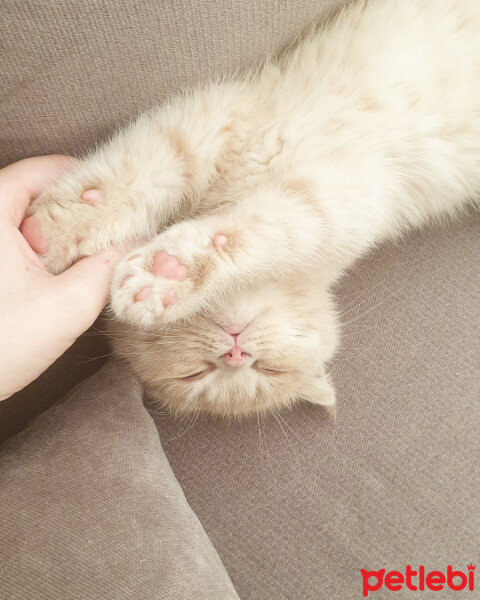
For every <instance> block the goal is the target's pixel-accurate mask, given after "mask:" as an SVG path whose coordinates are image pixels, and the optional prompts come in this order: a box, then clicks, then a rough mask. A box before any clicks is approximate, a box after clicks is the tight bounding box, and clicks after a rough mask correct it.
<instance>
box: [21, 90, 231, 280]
mask: <svg viewBox="0 0 480 600" xmlns="http://www.w3.org/2000/svg"><path fill="white" fill-rule="evenodd" d="M236 102H238V93H237V92H236V91H235V84H232V83H230V84H222V85H217V86H216V85H213V86H211V87H209V88H208V89H205V90H199V91H197V92H192V93H191V94H189V95H185V96H180V97H178V98H177V99H176V100H175V101H173V102H170V103H168V104H166V105H164V106H163V107H161V108H159V109H156V110H155V111H152V112H150V113H147V114H145V115H142V116H141V117H140V118H139V119H137V121H136V122H134V123H133V124H132V125H130V126H129V127H127V128H125V129H124V130H122V131H120V132H119V133H118V134H117V135H115V136H114V137H113V138H112V139H111V140H110V141H109V142H107V143H106V144H105V145H103V146H102V147H100V148H99V149H98V150H97V151H95V152H93V153H92V154H91V155H90V156H88V157H86V158H85V159H82V160H79V161H76V162H75V163H74V166H73V168H72V170H71V171H70V172H68V173H66V174H65V175H64V176H62V177H61V178H60V179H59V180H58V181H56V182H54V183H53V184H52V185H51V186H49V187H48V188H47V189H46V190H45V191H44V192H43V193H42V194H41V195H40V196H39V198H38V199H37V200H36V201H35V202H33V204H32V205H31V208H30V212H29V214H30V215H31V216H30V217H29V218H27V219H26V220H25V221H24V224H23V229H22V230H23V232H24V235H25V237H27V239H28V240H29V241H30V240H33V241H34V244H33V245H34V246H36V248H35V247H34V249H35V250H37V251H38V252H39V253H41V254H42V258H43V260H44V263H45V264H46V266H47V268H48V269H49V270H51V271H52V272H59V271H62V270H63V269H65V268H66V267H67V266H68V265H69V264H71V263H72V262H73V261H74V260H76V259H77V258H79V257H81V256H85V255H88V254H92V253H95V252H97V251H99V250H102V249H104V248H106V247H107V246H109V245H111V244H119V243H122V242H124V241H128V240H138V239H142V238H145V239H150V238H151V237H152V236H153V235H155V234H156V233H157V231H158V230H159V229H160V228H161V227H163V226H165V225H166V224H167V223H168V222H169V221H171V220H174V219H176V218H178V217H179V216H182V215H188V214H192V212H193V211H194V210H195V208H196V205H197V204H198V202H199V199H200V198H201V197H202V195H203V194H204V193H205V191H206V190H207V188H208V187H209V184H210V183H211V181H212V180H213V179H214V178H215V177H217V176H218V172H219V171H221V170H222V168H223V163H222V160H223V156H224V154H225V152H227V153H228V152H231V144H232V137H233V136H234V135H235V133H234V132H235V126H234V124H232V120H233V119H234V116H233V112H232V111H234V110H235V103H236ZM233 143H234V142H233Z"/></svg>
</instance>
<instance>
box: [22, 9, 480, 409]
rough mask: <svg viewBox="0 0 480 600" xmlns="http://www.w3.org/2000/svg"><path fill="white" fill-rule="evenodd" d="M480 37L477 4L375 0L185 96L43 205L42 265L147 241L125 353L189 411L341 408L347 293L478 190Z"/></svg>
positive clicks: (161, 393) (39, 205)
mask: <svg viewBox="0 0 480 600" xmlns="http://www.w3.org/2000/svg"><path fill="white" fill-rule="evenodd" d="M479 32H480V2H479V1H478V0H372V1H370V2H363V1H361V2H358V3H354V4H353V5H351V6H350V7H348V8H346V9H345V10H344V11H343V12H342V13H341V14H340V15H339V16H338V17H337V18H336V19H334V20H333V21H332V22H331V23H330V24H329V25H328V26H326V27H324V28H322V29H317V30H315V31H314V32H312V33H311V34H310V35H308V36H307V37H306V38H305V39H304V41H303V42H302V43H300V44H299V45H298V46H296V47H295V48H292V49H290V50H289V51H288V52H285V53H284V54H283V56H282V57H281V58H279V59H278V60H275V61H269V62H267V63H266V64H265V65H264V66H263V67H262V68H261V69H259V70H258V71H255V72H252V73H250V74H249V75H247V76H245V77H244V78H243V79H238V80H232V81H225V82H221V83H215V84H213V85H210V86H208V87H205V88H202V89H198V90H195V91H192V92H190V93H186V94H184V95H180V96H179V97H177V98H175V99H174V100H172V101H170V102H168V103H166V104H164V105H162V106H161V107H159V108H157V109H155V110H153V111H152V112H150V113H148V114H145V115H143V116H141V117H140V118H139V119H138V120H137V121H136V122H135V123H133V124H132V125H131V126H129V127H128V128H126V129H124V130H122V131H120V132H119V133H118V134H117V135H116V136H115V137H114V138H113V139H112V140H111V141H109V142H108V143H107V144H105V145H104V146H103V147H101V148H100V149H99V150H97V151H95V152H94V153H92V154H91V155H90V156H88V157H87V158H85V159H83V160H81V161H79V162H78V164H77V165H76V166H75V168H74V169H73V170H72V171H71V173H68V174H67V175H65V176H64V177H63V178H62V179H61V180H59V181H58V182H56V183H55V184H54V185H52V186H51V187H50V188H49V189H48V190H47V191H45V193H43V194H42V195H41V197H40V198H39V199H38V200H37V201H36V202H35V203H34V204H33V206H32V214H34V217H31V219H34V220H36V221H35V226H36V227H37V226H39V227H40V228H41V231H42V232H43V235H44V237H45V238H46V240H47V242H48V246H49V248H48V251H46V252H45V253H44V254H43V258H44V260H45V264H46V265H47V267H48V268H49V269H50V270H51V271H53V272H60V271H62V270H63V269H64V268H65V267H66V266H67V265H69V264H70V263H71V262H72V261H74V260H75V259H77V258H78V257H80V256H83V255H87V254H91V253H94V252H96V251H98V250H100V249H103V248H105V247H106V246H108V245H110V244H119V243H121V242H123V241H125V240H129V239H132V238H133V239H136V240H143V242H142V243H143V245H141V247H139V248H138V249H137V250H135V251H134V252H132V253H131V254H130V255H128V256H127V257H126V258H125V259H124V260H123V262H122V263H120V265H119V266H118V267H117V270H116V274H115V276H114V279H113V283H112V300H111V307H112V310H113V312H114V313H115V315H116V317H117V318H118V321H116V322H115V323H114V325H113V336H114V338H115V342H114V346H115V350H116V352H117V353H118V354H119V355H120V356H121V357H122V358H123V359H125V360H126V361H127V362H128V363H129V364H130V365H131V366H132V367H133V369H134V371H135V372H136V373H137V375H138V376H139V378H140V379H141V380H142V381H143V382H144V384H145V385H146V387H147V389H148V391H149V392H150V394H152V395H153V396H154V397H155V398H157V399H158V400H159V401H160V402H162V403H164V404H166V405H167V406H169V407H171V408H173V409H174V410H177V411H180V412H191V411H193V412H196V411H207V412H210V413H218V414H222V415H242V414H249V413H254V412H259V411H268V410H270V409H272V408H277V407H281V406H283V405H286V404H292V403H293V402H294V401H295V400H296V399H299V398H301V399H304V400H307V401H310V402H314V403H318V404H323V405H326V406H327V407H330V408H333V406H334V403H335V400H334V393H333V390H332V387H331V385H330V382H329V381H328V377H327V376H326V374H325V364H326V363H327V362H328V361H329V360H330V359H331V357H332V355H333V352H334V350H335V345H336V341H337V326H336V317H335V310H334V307H333V304H332V301H331V299H330V297H329V291H328V290H329V288H330V286H331V284H332V282H334V281H335V280H336V279H338V277H339V276H340V275H341V274H342V272H343V271H344V270H345V268H346V267H348V266H349V265H351V264H352V262H353V261H354V260H355V259H356V258H358V257H359V256H361V255H362V254H364V253H365V252H366V251H367V250H369V249H370V248H372V247H374V246H376V245H377V244H378V243H380V242H381V241H382V240H385V239H387V238H392V237H397V236H399V235H400V234H402V233H403V232H404V231H406V230H408V229H409V228H411V227H416V226H419V225H421V224H423V223H425V222H426V221H428V220H429V219H431V218H433V217H438V216H440V215H448V214H452V213H454V212H455V211H457V210H458V209H460V208H461V207H463V206H465V205H466V204H467V203H468V202H471V201H474V200H475V198H476V197H477V195H478V192H479V191H480V33H479ZM27 223H28V222H27ZM29 223H30V225H32V223H33V221H32V220H30V222H29ZM159 232H160V233H159Z"/></svg>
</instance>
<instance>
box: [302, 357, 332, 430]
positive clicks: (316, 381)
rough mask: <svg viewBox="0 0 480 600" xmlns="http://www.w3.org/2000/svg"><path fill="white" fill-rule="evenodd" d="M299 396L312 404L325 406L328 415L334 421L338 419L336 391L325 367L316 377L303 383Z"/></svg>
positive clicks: (321, 368)
mask: <svg viewBox="0 0 480 600" xmlns="http://www.w3.org/2000/svg"><path fill="white" fill-rule="evenodd" d="M299 396H300V398H302V399H303V400H306V401H307V402H310V403H311V404H318V405H320V406H324V407H325V409H326V410H327V412H328V414H329V415H330V416H331V417H332V418H333V419H335V418H336V416H337V404H336V397H335V389H334V388H333V385H332V382H331V381H330V376H329V375H327V374H326V373H325V369H324V368H323V367H320V369H319V370H318V371H317V373H316V375H315V376H314V377H312V378H311V379H310V380H308V381H306V382H304V383H303V385H302V387H301V389H300V390H299Z"/></svg>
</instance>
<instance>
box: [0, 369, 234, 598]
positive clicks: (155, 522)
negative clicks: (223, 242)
mask: <svg viewBox="0 0 480 600" xmlns="http://www.w3.org/2000/svg"><path fill="white" fill-rule="evenodd" d="M0 514H1V515H2V526H1V528H0V599H1V600H80V599H81V600H84V599H85V600H86V599H89V600H90V599H91V600H97V599H98V600H100V599H101V600H107V599H112V600H119V599H122V600H128V599H132V600H139V599H140V598H141V599H142V600H150V599H151V600H153V599H157V598H158V599H162V600H227V599H231V600H235V599H237V600H238V596H237V595H236V593H235V591H234V589H233V587H232V584H231V582H230V580H229V578H228V575H227V573H226V572H225V569H224V568H223V566H222V563H221V562H220V559H219V558H218V554H217V553H216V551H215V549H214V548H213V546H212V545H211V544H210V542H209V540H208V538H207V536H206V535H205V532H204V530H203V528H202V526H201V525H200V523H199V521H198V520H197V518H196V517H195V515H194V514H193V512H192V511H191V509H190V507H189V506H188V504H187V502H186V500H185V496H184V495H183V493H182V490H181V488H180V487H179V485H178V483H177V481H176V479H175V477H174V475H173V473H172V471H171V469H170V467H169V465H168V462H167V460H166V458H165V455H164V453H163V451H162V448H161V446H160V441H159V439H158V434H157V430H156V428H155V426H154V424H153V422H152V420H151V418H150V417H149V415H148V414H147V412H146V411H145V409H144V407H143V404H142V391H141V387H140V385H139V384H138V383H137V382H136V380H135V379H134V378H133V377H131V376H130V375H129V374H128V372H127V371H126V369H125V367H123V366H119V365H117V364H116V363H114V362H111V363H110V364H109V365H107V366H106V367H104V368H103V369H102V370H101V371H100V372H98V373H97V374H96V375H94V376H93V377H92V378H91V379H89V380H87V381H86V382H84V383H82V384H80V385H79V386H78V387H77V388H75V390H73V392H72V393H71V395H70V396H69V398H68V399H67V400H66V401H65V402H63V403H61V404H58V405H56V406H54V407H53V408H51V409H50V410H48V411H47V412H45V413H44V414H43V415H41V416H40V417H39V418H38V419H37V420H36V421H34V422H33V423H32V424H31V425H30V426H29V427H28V428H27V429H26V430H25V431H23V432H22V433H20V434H18V435H17V436H15V437H13V438H12V439H10V440H9V441H8V442H7V443H6V444H5V445H4V446H3V448H2V451H1V452H0Z"/></svg>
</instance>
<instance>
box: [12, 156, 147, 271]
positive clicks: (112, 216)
mask: <svg viewBox="0 0 480 600" xmlns="http://www.w3.org/2000/svg"><path fill="white" fill-rule="evenodd" d="M154 224H155V223H154V220H153V219H152V218H151V217H150V216H149V214H148V212H147V210H146V209H145V207H143V206H136V205H135V204H134V202H133V200H132V198H131V197H130V195H129V194H128V191H127V189H126V188H125V186H124V185H122V184H121V183H120V182H119V181H118V180H117V179H115V178H114V177H113V176H112V174H111V173H105V174H102V173H100V174H95V169H94V167H92V166H91V165H89V163H88V162H82V161H80V162H79V163H77V164H76V165H75V166H74V168H73V169H72V171H70V172H68V173H66V174H65V175H64V176H62V177H61V178H60V179H59V180H57V181H56V182H54V183H53V184H51V185H50V186H48V187H47V188H46V189H45V190H44V191H43V192H42V194H40V196H39V197H38V198H37V199H36V200H35V201H34V202H33V203H32V204H31V206H30V209H29V215H28V216H27V218H26V219H25V220H24V221H23V223H22V226H21V232H22V234H23V235H24V236H25V238H26V239H27V241H28V242H29V243H30V245H31V246H32V248H33V250H34V251H35V252H37V253H38V254H40V257H41V259H42V262H43V263H44V264H45V266H46V267H47V269H48V270H49V271H50V272H51V273H60V272H62V271H64V270H65V269H66V268H67V267H69V266H70V265H71V264H72V263H73V262H74V261H76V260H77V259H78V258H81V257H82V256H88V255H90V254H95V253H96V252H99V251H101V250H105V249H106V248H107V247H108V246H110V245H121V244H124V243H127V244H129V242H130V241H131V240H134V239H135V238H136V239H138V238H140V237H141V236H149V237H151V235H152V234H153V233H154V231H155V228H154V227H153V225H154ZM152 229H153V231H152Z"/></svg>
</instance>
